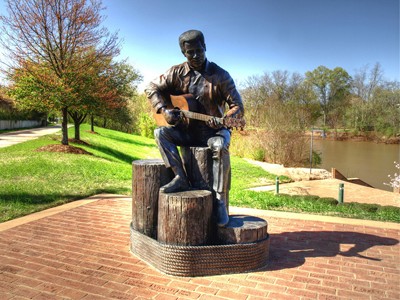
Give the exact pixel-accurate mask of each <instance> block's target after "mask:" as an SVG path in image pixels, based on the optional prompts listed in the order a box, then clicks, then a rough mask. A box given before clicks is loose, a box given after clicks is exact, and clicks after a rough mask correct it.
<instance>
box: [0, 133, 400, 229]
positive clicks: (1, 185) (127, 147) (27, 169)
mask: <svg viewBox="0 0 400 300" xmlns="http://www.w3.org/2000/svg"><path fill="white" fill-rule="evenodd" d="M88 129H89V127H88V126H86V125H83V126H82V129H81V139H82V140H83V141H85V142H87V143H88V144H89V145H88V146H84V145H76V146H79V147H81V148H84V149H85V150H87V151H88V152H90V153H92V154H93V155H76V154H66V153H51V152H37V151H35V150H36V149H37V148H39V147H41V146H44V145H48V144H58V143H59V141H60V140H61V137H60V134H57V135H51V136H46V137H42V138H39V139H37V140H33V141H29V142H25V143H22V144H18V145H14V146H11V147H7V148H2V149H0V222H2V221H6V220H9V219H13V218H16V217H18V216H22V215H26V214H29V213H32V212H34V211H39V210H43V209H45V208H48V207H52V206H56V205H60V204H62V203H66V202H69V201H72V200H76V199H82V198H85V197H88V196H91V195H94V194H98V193H103V192H107V193H116V194H125V195H129V194H130V193H131V184H132V183H131V179H132V174H131V172H132V168H131V163H132V161H133V160H136V159H145V158H155V157H160V155H159V152H158V149H157V147H156V145H155V143H154V140H152V139H147V138H144V137H140V136H136V135H129V134H124V133H121V132H117V131H112V130H106V129H102V128H96V132H97V134H92V133H89V132H88ZM72 134H73V129H71V131H70V136H72ZM274 180H275V175H273V174H269V173H267V172H266V171H264V170H262V169H261V168H260V167H257V166H254V165H251V164H249V163H248V162H246V161H244V160H243V159H240V158H238V157H232V189H231V194H230V204H231V205H237V206H246V207H254V208H262V209H274V210H285V211H296V212H308V213H316V214H326V215H338V216H347V217H355V218H366V219H376V220H388V221H395V222H400V213H399V212H400V210H399V209H398V208H390V207H389V208H387V207H380V206H378V205H363V204H361V205H359V204H351V203H348V204H345V205H337V202H336V200H334V199H320V198H318V197H313V196H311V197H303V196H298V197H297V196H287V195H279V196H274V195H273V194H271V193H268V192H263V193H256V192H251V191H246V190H245V189H246V188H248V187H251V186H258V185H262V184H266V183H273V182H274Z"/></svg>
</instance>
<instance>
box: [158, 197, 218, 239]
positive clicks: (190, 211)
mask: <svg viewBox="0 0 400 300" xmlns="http://www.w3.org/2000/svg"><path fill="white" fill-rule="evenodd" d="M212 213H213V197H212V194H211V192H210V191H206V190H198V191H186V192H180V193H168V194H167V193H163V192H160V196H159V201H158V227H157V228H158V229H157V240H158V241H159V242H161V243H166V244H169V245H181V246H199V245H209V244H211V243H212V234H213V232H215V230H216V228H215V227H216V225H215V224H214V223H213V220H212Z"/></svg>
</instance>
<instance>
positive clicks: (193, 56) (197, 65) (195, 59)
mask: <svg viewBox="0 0 400 300" xmlns="http://www.w3.org/2000/svg"><path fill="white" fill-rule="evenodd" d="M183 49H184V51H183V55H185V57H186V58H187V60H188V62H189V64H190V66H192V67H193V69H195V70H201V69H202V68H203V65H204V62H205V61H206V49H205V47H203V45H202V44H201V42H200V41H196V42H193V43H185V44H184V45H183Z"/></svg>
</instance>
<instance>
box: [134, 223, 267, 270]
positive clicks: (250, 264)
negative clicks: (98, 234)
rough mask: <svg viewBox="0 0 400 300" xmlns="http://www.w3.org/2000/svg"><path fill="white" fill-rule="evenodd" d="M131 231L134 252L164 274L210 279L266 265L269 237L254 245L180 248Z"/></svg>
mask: <svg viewBox="0 0 400 300" xmlns="http://www.w3.org/2000/svg"><path fill="white" fill-rule="evenodd" d="M130 227H131V228H130V229H131V243H130V244H131V245H130V247H131V251H132V253H133V254H135V255H137V256H138V257H140V258H141V259H142V260H144V261H145V262H147V263H148V264H150V265H152V266H153V267H155V268H157V269H158V270H160V271H161V272H164V273H166V274H169V275H174V276H190V277H194V276H208V275H221V274H230V273H244V272H250V271H255V270H258V269H260V268H263V267H264V266H266V264H267V262H268V254H269V236H267V238H266V239H264V240H260V241H257V242H254V243H246V244H231V245H207V246H177V245H167V244H162V243H159V242H158V241H156V240H154V239H152V238H150V237H148V236H146V235H144V234H141V233H140V232H138V231H136V230H134V229H133V228H132V224H131V226H130Z"/></svg>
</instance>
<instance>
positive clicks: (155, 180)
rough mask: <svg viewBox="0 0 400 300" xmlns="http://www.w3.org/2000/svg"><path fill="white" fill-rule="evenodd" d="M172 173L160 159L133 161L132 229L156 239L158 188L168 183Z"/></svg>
mask: <svg viewBox="0 0 400 300" xmlns="http://www.w3.org/2000/svg"><path fill="white" fill-rule="evenodd" d="M172 178H173V173H172V172H171V171H170V170H168V169H167V168H166V167H165V165H164V162H163V161H162V160H161V159H146V160H135V161H133V163H132V227H133V229H135V230H137V231H139V232H140V233H143V234H145V235H147V236H149V237H152V238H156V237H157V216H158V196H159V190H160V187H161V186H163V185H164V184H167V183H168V182H170V181H171V180H172Z"/></svg>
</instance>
